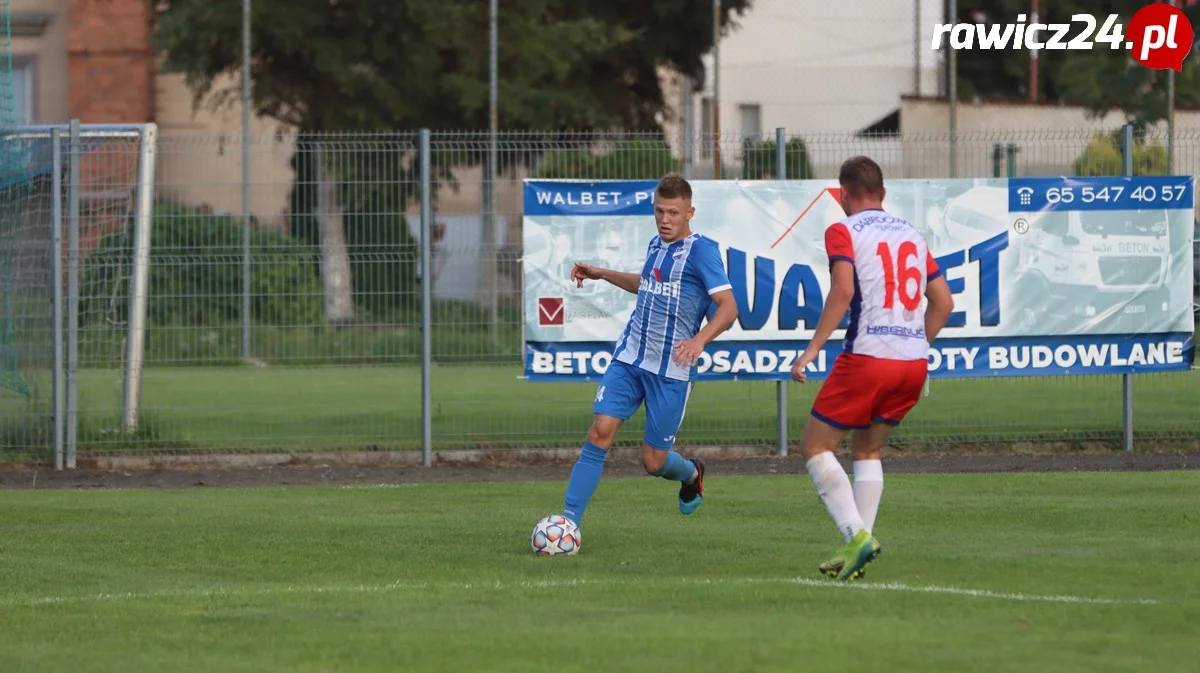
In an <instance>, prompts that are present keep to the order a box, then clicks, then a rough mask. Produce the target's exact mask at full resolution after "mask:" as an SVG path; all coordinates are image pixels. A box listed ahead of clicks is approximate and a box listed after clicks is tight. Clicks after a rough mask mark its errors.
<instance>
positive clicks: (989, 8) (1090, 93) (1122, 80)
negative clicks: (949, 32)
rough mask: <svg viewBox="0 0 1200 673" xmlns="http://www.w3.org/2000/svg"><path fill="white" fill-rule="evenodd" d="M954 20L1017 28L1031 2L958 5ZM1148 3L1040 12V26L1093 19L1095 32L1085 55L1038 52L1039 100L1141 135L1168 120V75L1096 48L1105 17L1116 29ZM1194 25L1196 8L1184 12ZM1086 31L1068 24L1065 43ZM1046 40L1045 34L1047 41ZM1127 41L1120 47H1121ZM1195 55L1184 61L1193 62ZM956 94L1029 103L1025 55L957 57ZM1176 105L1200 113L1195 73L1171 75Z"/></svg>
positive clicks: (1199, 78) (1199, 77) (1074, 0)
mask: <svg viewBox="0 0 1200 673" xmlns="http://www.w3.org/2000/svg"><path fill="white" fill-rule="evenodd" d="M957 2H958V16H959V18H958V20H959V21H960V22H968V23H983V24H985V25H986V26H988V27H991V26H993V25H995V24H997V23H999V24H1007V23H1012V22H1014V21H1015V20H1016V17H1017V15H1018V14H1022V13H1025V14H1027V13H1028V12H1029V0H970V2H968V1H967V0H957ZM1145 5H1146V1H1145V0H1057V1H1056V2H1044V3H1042V5H1041V7H1040V10H1039V11H1040V17H1039V23H1047V24H1051V23H1071V17H1072V16H1073V15H1075V14H1088V15H1091V16H1093V17H1096V19H1097V24H1096V29H1095V31H1094V32H1093V34H1092V35H1091V36H1090V38H1091V39H1092V40H1093V42H1094V45H1093V47H1092V48H1091V49H1087V50H1056V49H1051V50H1046V49H1043V50H1041V51H1040V52H1038V64H1039V65H1038V80H1039V83H1038V100H1039V101H1060V102H1064V103H1069V104H1083V105H1086V106H1087V107H1088V108H1089V110H1090V111H1091V112H1092V114H1094V115H1097V116H1100V115H1103V114H1104V113H1107V112H1108V111H1110V110H1120V111H1122V112H1124V113H1125V115H1126V117H1127V119H1128V120H1129V121H1130V122H1131V123H1133V124H1134V125H1135V127H1137V128H1138V130H1139V131H1140V130H1142V129H1144V128H1145V127H1146V126H1148V125H1150V124H1153V123H1154V122H1156V121H1159V120H1162V119H1165V118H1166V115H1167V107H1168V105H1167V84H1166V82H1167V71H1165V70H1164V71H1156V70H1150V69H1149V68H1144V67H1142V66H1139V65H1136V64H1135V63H1134V62H1133V60H1132V58H1131V57H1130V53H1129V51H1128V50H1127V49H1124V48H1121V49H1109V45H1108V44H1107V43H1104V42H1100V41H1098V39H1097V38H1098V37H1099V35H1100V32H1101V28H1102V27H1103V25H1104V22H1105V21H1106V20H1107V18H1108V16H1109V15H1111V14H1116V15H1118V16H1119V17H1120V18H1119V19H1118V23H1119V25H1121V26H1125V25H1128V23H1129V19H1130V18H1131V17H1132V16H1133V14H1134V13H1135V12H1137V10H1139V9H1141V8H1142V7H1143V6H1145ZM1183 11H1184V13H1185V14H1187V16H1188V18H1189V19H1191V21H1192V24H1193V25H1200V6H1195V7H1189V8H1184V9H1183ZM1083 30H1084V24H1083V23H1081V22H1077V23H1074V24H1072V27H1071V32H1070V33H1069V34H1068V35H1067V36H1066V39H1065V40H1064V42H1067V41H1069V40H1071V39H1073V38H1075V37H1077V36H1079V35H1081V34H1082V32H1083ZM1050 35H1051V34H1050V33H1046V32H1043V33H1042V34H1041V37H1042V38H1043V39H1047V38H1049V37H1050ZM1125 37H1127V36H1124V37H1123V38H1122V40H1124V39H1125ZM1196 56H1197V55H1196V51H1195V50H1193V51H1192V54H1191V55H1190V57H1189V60H1193V59H1194V58H1196ZM958 73H959V77H958V90H959V94H960V95H961V96H963V97H965V98H970V97H972V96H981V97H984V98H1001V99H1015V98H1020V99H1026V98H1028V95H1029V94H1028V92H1029V83H1030V61H1029V52H1028V50H1025V49H1002V50H982V49H978V48H977V49H963V50H959V51H958ZM1175 88H1176V96H1175V98H1176V105H1178V106H1180V107H1184V106H1197V105H1200V69H1198V68H1197V67H1196V66H1195V65H1192V66H1186V67H1184V69H1183V72H1182V73H1176V75H1175Z"/></svg>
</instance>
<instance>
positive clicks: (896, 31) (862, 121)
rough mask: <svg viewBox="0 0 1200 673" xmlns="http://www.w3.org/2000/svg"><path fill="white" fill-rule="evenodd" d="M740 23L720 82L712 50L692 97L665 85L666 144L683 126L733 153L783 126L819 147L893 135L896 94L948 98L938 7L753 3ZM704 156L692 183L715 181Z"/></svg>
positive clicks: (877, 0)
mask: <svg viewBox="0 0 1200 673" xmlns="http://www.w3.org/2000/svg"><path fill="white" fill-rule="evenodd" d="M736 20H737V21H738V23H739V26H738V27H737V28H734V29H732V30H731V31H730V32H729V33H728V34H727V35H725V36H724V37H723V38H722V39H721V41H720V49H719V68H720V69H719V73H718V77H717V78H714V77H712V76H711V73H712V72H713V69H712V64H713V55H712V54H711V53H710V54H709V55H708V56H706V57H705V70H706V72H708V73H710V75H709V76H706V81H705V82H703V86H702V88H701V89H700V90H699V91H697V92H696V93H695V94H694V95H692V96H688V95H687V94H686V92H685V90H686V88H688V87H686V86H685V84H684V82H683V81H681V78H679V77H677V76H673V75H669V76H667V77H666V78H665V79H666V80H667V95H668V96H669V98H668V100H669V102H670V107H671V108H672V110H671V113H669V114H668V118H667V119H666V120H665V124H666V127H667V130H668V134H669V137H671V138H679V137H682V134H683V128H688V129H690V130H691V133H690V134H689V135H692V136H697V135H699V136H701V137H711V134H712V133H713V132H714V131H718V130H719V132H720V133H721V135H722V137H724V138H725V143H724V146H726V147H729V146H730V141H731V140H733V141H736V138H737V137H738V136H750V137H761V136H764V135H766V136H770V135H773V134H774V131H775V129H776V128H779V127H782V128H784V129H786V130H787V131H788V133H789V134H791V133H798V134H802V135H803V136H804V137H805V138H806V140H808V141H809V143H810V145H812V144H813V142H814V141H816V142H817V143H818V144H819V143H820V136H821V135H822V134H829V135H830V136H831V137H832V135H833V134H836V135H837V136H839V137H840V138H842V139H844V138H846V137H848V136H849V135H851V134H853V133H854V132H856V131H860V130H864V129H866V128H868V127H871V126H873V125H877V127H883V128H886V127H889V126H891V127H892V128H894V126H895V120H896V116H895V115H896V113H897V110H898V109H899V107H900V98H901V96H938V95H943V94H944V92H943V91H942V89H943V84H942V80H943V77H942V54H941V53H939V52H935V51H933V50H932V49H931V47H930V43H931V42H932V39H933V32H934V26H935V25H936V24H938V23H942V22H943V21H944V19H943V1H942V0H855V1H854V2H844V3H838V2H830V1H829V0H755V2H754V5H753V7H752V8H751V10H750V11H749V12H747V13H746V15H745V16H743V17H741V18H740V19H736ZM714 83H715V84H716V85H717V90H716V91H714ZM714 94H716V95H717V98H718V99H719V101H720V114H719V120H718V121H719V129H718V128H717V125H716V124H714V119H713V114H712V100H713V97H714ZM689 103H690V106H691V116H690V118H689V117H688V116H687V115H686V114H685V112H686V111H687V107H688V105H689ZM813 149H814V150H816V149H817V148H815V147H814V148H813ZM710 157H711V150H710V148H708V147H707V146H702V147H699V148H697V150H696V154H695V157H694V158H695V160H696V163H695V166H694V170H693V174H694V175H695V176H696V177H704V176H706V175H707V176H711V174H712V165H711V160H709V161H706V160H708V159H709V158H710ZM722 159H723V162H724V157H723V158H722ZM731 159H732V157H731ZM705 166H707V169H706V168H705Z"/></svg>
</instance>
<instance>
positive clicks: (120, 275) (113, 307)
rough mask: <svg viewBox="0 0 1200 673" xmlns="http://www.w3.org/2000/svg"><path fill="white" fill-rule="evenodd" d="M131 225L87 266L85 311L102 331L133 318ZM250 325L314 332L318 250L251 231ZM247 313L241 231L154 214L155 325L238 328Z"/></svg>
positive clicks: (160, 210) (150, 312) (170, 213)
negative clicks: (243, 312) (294, 327)
mask: <svg viewBox="0 0 1200 673" xmlns="http://www.w3.org/2000/svg"><path fill="white" fill-rule="evenodd" d="M132 233H133V228H132V224H130V225H129V226H127V227H125V228H124V229H123V230H121V231H118V232H115V233H112V234H109V235H107V236H105V237H104V238H102V239H101V240H100V243H99V245H98V246H97V247H96V249H95V250H93V251H92V252H91V254H89V255H88V256H87V257H86V258H85V261H84V276H83V286H82V289H81V293H80V296H81V297H82V299H81V302H82V306H81V311H82V315H83V316H84V317H85V319H86V320H88V321H89V322H91V323H92V324H93V325H96V326H99V325H103V324H106V323H109V324H111V323H124V322H125V321H126V320H127V319H128V315H129V282H130V279H131V269H130V264H131V261H132V259H133V236H132ZM250 245H251V255H252V261H253V264H252V266H251V273H250V294H251V311H252V312H253V318H252V319H253V321H254V322H256V323H259V324H270V325H314V324H318V323H319V322H320V320H321V284H320V282H319V279H318V278H317V275H316V271H315V266H314V259H315V256H314V251H313V250H312V249H311V248H308V247H305V246H302V245H299V244H297V243H296V242H294V241H292V240H291V239H289V238H288V237H286V236H282V235H280V234H277V233H275V232H270V231H263V230H259V229H255V230H252V231H251V239H250ZM241 307H242V225H241V222H240V221H234V219H233V218H231V217H228V216H214V215H202V214H199V213H197V212H195V211H193V210H188V209H185V208H180V207H173V206H158V207H155V209H154V215H153V226H152V229H151V234H150V285H149V298H148V302H147V308H146V316H147V319H148V321H149V322H150V324H151V325H211V324H222V323H231V322H237V321H240V319H241Z"/></svg>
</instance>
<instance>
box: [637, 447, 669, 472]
mask: <svg viewBox="0 0 1200 673" xmlns="http://www.w3.org/2000/svg"><path fill="white" fill-rule="evenodd" d="M666 464H667V452H666V451H659V450H657V449H655V448H654V447H651V446H648V445H643V446H642V467H644V468H645V469H646V473H647V474H654V473H656V472H660V471H661V470H662V469H663V465H666Z"/></svg>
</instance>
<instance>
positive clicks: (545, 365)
mask: <svg viewBox="0 0 1200 673" xmlns="http://www.w3.org/2000/svg"><path fill="white" fill-rule="evenodd" d="M806 346H807V344H806V343H805V342H802V341H796V342H790V343H788V342H774V341H773V342H761V341H729V342H723V341H721V340H720V339H718V340H717V341H715V342H713V343H712V344H710V345H709V347H708V348H707V349H706V350H705V353H704V355H703V356H701V358H700V361H699V362H698V363H697V374H698V378H699V380H701V381H706V380H707V381H721V380H745V381H773V380H780V379H786V378H789V377H790V376H791V371H792V365H793V364H795V362H796V358H797V357H798V356H799V355H800V353H802V352H804V348H805V347H806ZM1195 348H1196V344H1195V341H1194V339H1193V336H1192V334H1191V333H1190V332H1189V333H1185V334H1165V335H1108V336H1089V337H1075V338H1054V337H1016V338H1010V339H1002V340H998V339H938V340H937V341H936V342H935V343H934V344H933V346H931V347H930V349H929V375H930V377H931V378H978V377H986V376H1066V375H1072V374H1125V373H1135V372H1145V371H1171V370H1180V369H1187V368H1188V366H1189V365H1191V363H1192V361H1193V359H1194V357H1195ZM841 350H842V344H841V342H840V341H837V342H834V341H830V342H828V343H827V344H826V346H825V348H824V349H822V352H821V354H820V356H818V358H817V359H816V360H815V361H813V362H812V363H811V364H810V365H809V366H808V377H809V378H810V379H812V380H814V381H820V380H823V379H825V377H826V376H828V374H829V370H830V368H831V367H833V361H834V358H836V357H837V355H838V353H840V352H841ZM611 363H612V344H610V343H607V342H562V343H534V342H529V343H526V344H525V374H526V377H527V378H528V379H529V380H531V381H598V380H600V378H601V377H602V376H604V372H605V370H607V369H608V366H609V364H611Z"/></svg>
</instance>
